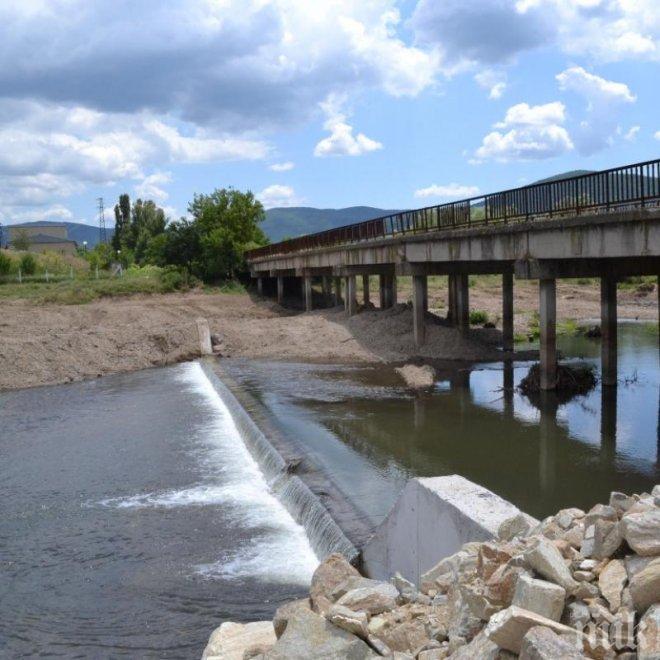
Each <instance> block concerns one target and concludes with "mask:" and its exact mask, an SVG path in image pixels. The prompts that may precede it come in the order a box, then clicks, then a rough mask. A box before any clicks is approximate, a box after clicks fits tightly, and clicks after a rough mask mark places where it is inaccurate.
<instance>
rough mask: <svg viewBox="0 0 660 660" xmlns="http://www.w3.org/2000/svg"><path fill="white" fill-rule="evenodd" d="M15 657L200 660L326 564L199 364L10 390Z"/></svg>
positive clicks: (5, 631)
mask: <svg viewBox="0 0 660 660" xmlns="http://www.w3.org/2000/svg"><path fill="white" fill-rule="evenodd" d="M0 433H1V436H0V482H1V483H2V493H1V495H2V497H1V499H0V657H3V658H5V657H6V658H12V657H30V656H40V655H62V656H66V657H84V658H89V657H119V656H126V657H153V658H174V657H181V658H190V657H199V656H200V655H201V652H202V650H203V648H204V645H205V643H206V640H207V639H208V635H209V633H210V631H211V630H212V629H213V628H214V627H216V626H218V625H219V624H220V623H221V622H222V621H223V620H227V619H231V620H235V621H236V620H238V621H248V620H255V619H264V618H270V617H271V616H272V614H273V612H274V610H275V608H276V607H277V606H278V605H279V604H280V603H282V602H284V601H286V600H289V599H291V598H297V597H300V596H301V595H302V594H303V593H305V592H306V591H307V586H308V584H309V579H310V577H311V574H312V572H313V570H314V568H315V566H316V565H317V558H316V555H315V554H314V552H313V550H312V548H311V546H310V543H309V541H308V539H307V536H306V534H305V531H304V529H303V528H302V527H301V526H300V525H298V524H296V523H295V522H294V520H293V518H292V517H291V515H290V514H289V513H288V511H287V510H286V508H285V507H284V506H283V505H282V504H281V502H280V500H279V499H278V498H276V497H275V496H274V495H273V493H272V491H271V489H270V488H269V484H268V483H267V480H266V478H265V476H264V474H263V473H262V472H261V471H260V469H259V468H258V466H257V464H256V463H255V461H254V460H253V459H252V457H251V454H250V453H249V452H248V450H247V449H246V446H245V445H244V443H243V440H242V438H241V436H240V435H239V432H238V429H237V427H236V424H235V422H234V420H233V419H232V417H231V416H230V414H229V410H228V408H227V406H226V405H225V403H224V402H223V400H221V399H220V397H219V396H218V394H217V391H216V389H215V388H214V387H213V386H212V384H211V382H210V381H209V379H208V378H207V377H206V375H205V373H204V371H203V369H202V367H201V366H200V365H199V364H184V365H179V366H176V367H168V368H165V369H157V370H148V371H144V372H140V373H134V374H126V375H118V376H111V377H108V378H104V379H100V380H97V381H94V382H87V383H78V384H74V385H67V386H60V387H44V388H39V389H34V390H24V391H18V392H12V393H6V394H1V395H0Z"/></svg>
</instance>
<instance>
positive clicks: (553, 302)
mask: <svg viewBox="0 0 660 660" xmlns="http://www.w3.org/2000/svg"><path fill="white" fill-rule="evenodd" d="M539 324H540V331H541V347H540V348H541V350H540V369H541V374H540V381H541V382H540V386H541V389H542V390H554V389H555V387H556V386H557V281H556V280H554V279H543V280H539Z"/></svg>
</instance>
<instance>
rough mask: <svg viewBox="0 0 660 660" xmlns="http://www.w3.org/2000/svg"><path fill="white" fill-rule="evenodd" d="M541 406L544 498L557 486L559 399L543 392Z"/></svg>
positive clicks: (540, 468)
mask: <svg viewBox="0 0 660 660" xmlns="http://www.w3.org/2000/svg"><path fill="white" fill-rule="evenodd" d="M553 281H554V280H553ZM539 404H540V408H539V409H540V412H541V415H540V418H539V484H540V486H541V493H542V494H543V496H544V497H550V496H551V495H552V494H553V493H554V491H555V489H556V485H557V408H558V405H557V397H556V396H555V394H554V392H542V393H541V396H540V401H539Z"/></svg>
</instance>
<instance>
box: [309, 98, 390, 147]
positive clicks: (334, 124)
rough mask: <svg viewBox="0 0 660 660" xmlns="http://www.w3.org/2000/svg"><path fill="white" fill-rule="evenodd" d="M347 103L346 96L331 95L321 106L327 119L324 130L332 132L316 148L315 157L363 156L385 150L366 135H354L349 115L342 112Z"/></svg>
mask: <svg viewBox="0 0 660 660" xmlns="http://www.w3.org/2000/svg"><path fill="white" fill-rule="evenodd" d="M345 103H346V97H345V96H337V95H330V96H329V97H328V98H327V99H326V100H325V101H324V102H323V103H321V104H320V105H321V109H322V110H323V112H324V113H325V115H326V117H327V119H326V121H325V123H324V124H323V128H325V129H326V130H327V131H330V135H329V136H328V137H326V138H323V140H321V141H320V142H319V143H318V144H317V145H316V147H315V148H314V155H315V156H318V157H320V158H323V157H325V156H362V155H363V154H366V153H369V152H370V151H378V150H379V149H382V148H383V145H382V144H381V143H380V142H377V141H376V140H372V139H371V138H368V137H367V136H366V135H364V133H358V134H357V135H353V127H352V126H351V125H350V124H348V123H346V120H347V115H346V113H345V112H343V111H342V107H343V106H344V104H345Z"/></svg>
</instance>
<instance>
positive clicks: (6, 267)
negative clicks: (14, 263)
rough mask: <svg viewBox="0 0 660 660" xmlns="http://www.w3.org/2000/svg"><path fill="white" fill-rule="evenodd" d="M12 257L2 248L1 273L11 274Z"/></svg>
mask: <svg viewBox="0 0 660 660" xmlns="http://www.w3.org/2000/svg"><path fill="white" fill-rule="evenodd" d="M10 270H11V259H10V258H9V257H8V256H7V255H6V254H4V252H2V250H0V275H9V271H10Z"/></svg>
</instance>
